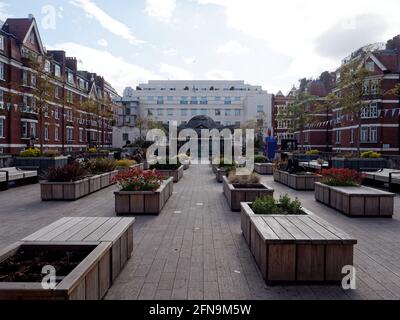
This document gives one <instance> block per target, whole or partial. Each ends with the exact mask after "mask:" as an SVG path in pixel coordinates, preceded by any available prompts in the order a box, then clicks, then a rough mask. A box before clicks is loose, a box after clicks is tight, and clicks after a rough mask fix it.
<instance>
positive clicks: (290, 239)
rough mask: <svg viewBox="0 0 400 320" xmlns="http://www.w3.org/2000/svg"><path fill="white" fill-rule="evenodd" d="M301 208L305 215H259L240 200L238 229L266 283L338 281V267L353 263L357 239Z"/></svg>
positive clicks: (340, 273)
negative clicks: (239, 223) (240, 230)
mask: <svg viewBox="0 0 400 320" xmlns="http://www.w3.org/2000/svg"><path fill="white" fill-rule="evenodd" d="M304 211H305V212H306V213H307V214H306V215H297V216H283V215H281V216H279V215H276V216H272V215H270V216H260V215H255V214H254V213H253V211H252V210H251V208H250V206H249V205H248V204H247V203H242V231H243V234H244V236H245V238H246V241H247V242H248V244H249V247H250V250H251V252H252V254H253V256H254V258H255V260H256V262H257V265H258V266H259V268H260V270H261V274H262V276H263V278H264V280H265V281H266V282H267V283H268V284H275V283H286V282H289V283H292V282H294V283H297V282H312V283H315V282H316V283H331V282H332V283H338V282H341V280H342V278H343V277H344V275H343V274H342V268H343V267H344V266H347V265H353V250H354V249H353V247H354V245H355V244H356V243H357V240H355V239H352V238H351V237H349V236H348V235H347V234H345V233H344V232H343V231H341V230H339V229H337V228H335V227H333V226H331V225H330V224H329V223H327V222H326V221H324V220H322V219H321V218H319V217H317V216H315V215H314V214H313V213H311V212H309V211H308V210H305V209H304ZM246 222H247V223H246Z"/></svg>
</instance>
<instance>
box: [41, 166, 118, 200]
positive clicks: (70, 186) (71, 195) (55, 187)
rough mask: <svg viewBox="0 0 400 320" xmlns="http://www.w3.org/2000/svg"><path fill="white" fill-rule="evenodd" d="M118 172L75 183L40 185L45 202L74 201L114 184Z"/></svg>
mask: <svg viewBox="0 0 400 320" xmlns="http://www.w3.org/2000/svg"><path fill="white" fill-rule="evenodd" d="M117 173H118V171H113V172H108V173H104V174H101V175H96V176H92V177H88V178H85V179H82V180H78V181H74V182H48V181H43V182H41V183H40V188H41V197H42V200H43V201H54V200H60V201H74V200H78V199H80V198H82V197H85V196H87V195H89V194H91V193H94V192H96V191H99V190H101V189H103V188H107V187H109V186H110V185H112V184H114V182H113V178H114V177H115V176H116V175H117Z"/></svg>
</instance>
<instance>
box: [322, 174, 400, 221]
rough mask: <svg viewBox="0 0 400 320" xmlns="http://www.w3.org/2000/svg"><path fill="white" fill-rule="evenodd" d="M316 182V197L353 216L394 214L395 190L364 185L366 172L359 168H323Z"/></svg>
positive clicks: (385, 215)
mask: <svg viewBox="0 0 400 320" xmlns="http://www.w3.org/2000/svg"><path fill="white" fill-rule="evenodd" d="M321 174H322V176H323V178H322V179H321V182H320V183H316V184H315V199H316V200H317V201H319V202H321V203H323V204H325V205H327V206H330V207H332V208H334V209H336V210H338V211H340V212H343V213H344V214H346V215H348V216H352V217H363V216H364V217H373V216H376V217H392V216H393V208H394V197H395V195H394V194H393V193H389V192H384V191H381V190H377V189H373V188H368V187H364V186H361V182H362V179H363V175H361V174H360V173H358V172H357V171H356V170H350V169H335V168H332V169H329V170H322V172H321Z"/></svg>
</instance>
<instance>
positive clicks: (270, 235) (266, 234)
mask: <svg viewBox="0 0 400 320" xmlns="http://www.w3.org/2000/svg"><path fill="white" fill-rule="evenodd" d="M250 223H251V224H253V225H254V226H255V227H256V228H257V229H259V230H260V232H261V234H262V236H263V238H264V240H279V237H278V235H277V234H276V233H275V232H274V231H273V230H272V229H271V228H270V226H269V225H267V224H266V223H265V221H264V219H263V218H262V217H251V218H250Z"/></svg>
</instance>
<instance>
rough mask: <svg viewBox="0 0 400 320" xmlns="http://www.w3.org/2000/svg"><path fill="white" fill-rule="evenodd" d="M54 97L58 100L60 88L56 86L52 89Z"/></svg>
mask: <svg viewBox="0 0 400 320" xmlns="http://www.w3.org/2000/svg"><path fill="white" fill-rule="evenodd" d="M54 96H55V97H56V99H60V88H59V87H57V86H56V87H55V88H54Z"/></svg>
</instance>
